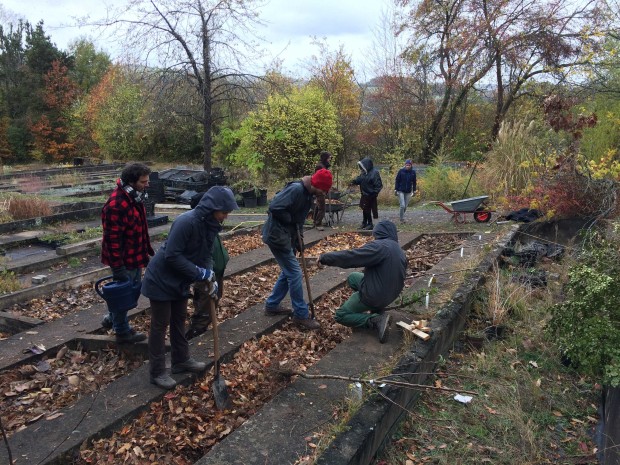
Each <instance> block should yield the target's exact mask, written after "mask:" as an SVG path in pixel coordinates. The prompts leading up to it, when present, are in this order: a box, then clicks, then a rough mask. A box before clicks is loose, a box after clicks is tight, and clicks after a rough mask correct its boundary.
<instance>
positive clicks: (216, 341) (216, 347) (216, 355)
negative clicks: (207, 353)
mask: <svg viewBox="0 0 620 465" xmlns="http://www.w3.org/2000/svg"><path fill="white" fill-rule="evenodd" d="M209 311H210V312H211V324H212V325H213V366H214V368H215V374H216V375H217V374H218V373H219V372H220V364H219V362H220V338H219V335H218V331H217V309H216V308H215V299H212V298H210V299H209Z"/></svg>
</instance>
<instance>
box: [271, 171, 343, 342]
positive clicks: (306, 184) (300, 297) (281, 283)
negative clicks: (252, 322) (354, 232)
mask: <svg viewBox="0 0 620 465" xmlns="http://www.w3.org/2000/svg"><path fill="white" fill-rule="evenodd" d="M332 182H333V178H332V173H331V172H330V171H329V170H327V169H325V168H322V169H320V170H317V171H316V172H315V173H314V174H313V175H312V176H304V177H303V178H301V180H299V181H293V182H289V183H288V184H287V185H286V186H285V187H284V189H282V190H281V191H280V192H278V193H277V194H276V195H275V197H274V198H273V199H272V200H271V202H270V203H269V209H268V211H267V213H268V217H267V221H265V224H264V225H263V232H262V238H263V242H264V243H265V244H266V245H267V246H268V247H269V249H270V250H271V253H273V256H274V258H275V259H276V262H277V263H278V265H279V266H280V270H281V271H280V275H279V276H278V280H277V281H276V283H275V285H274V286H273V290H272V291H271V294H270V295H269V297H268V298H267V301H266V302H265V314H266V315H283V314H286V315H290V314H291V313H292V316H293V322H294V323H295V325H297V326H298V327H299V328H301V329H303V330H310V331H312V330H317V329H319V328H320V327H321V325H320V324H319V323H318V321H316V320H314V319H312V318H311V317H310V314H309V311H308V304H307V303H306V301H305V300H304V291H303V286H302V279H303V274H302V271H301V267H300V265H299V262H298V261H297V258H296V257H295V253H296V251H301V247H302V244H300V243H299V240H298V237H297V234H298V233H299V234H300V235H301V236H302V237H303V226H304V223H305V221H306V217H307V216H308V213H309V212H310V208H311V207H312V196H313V195H316V196H323V197H324V196H325V194H326V193H327V191H329V189H330V188H331V187H332ZM288 293H290V297H291V304H292V306H293V309H292V311H291V309H289V308H286V307H282V306H281V305H280V304H281V302H282V300H283V299H284V297H286V294H288Z"/></svg>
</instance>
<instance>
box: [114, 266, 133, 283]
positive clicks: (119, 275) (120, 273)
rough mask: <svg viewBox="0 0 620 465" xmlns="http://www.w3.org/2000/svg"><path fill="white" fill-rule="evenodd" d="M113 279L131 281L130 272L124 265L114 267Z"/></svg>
mask: <svg viewBox="0 0 620 465" xmlns="http://www.w3.org/2000/svg"><path fill="white" fill-rule="evenodd" d="M112 279H113V280H114V281H131V277H130V276H129V272H128V271H127V269H126V268H125V267H124V266H119V267H118V268H112Z"/></svg>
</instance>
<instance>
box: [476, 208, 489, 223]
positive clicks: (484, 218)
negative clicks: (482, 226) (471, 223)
mask: <svg viewBox="0 0 620 465" xmlns="http://www.w3.org/2000/svg"><path fill="white" fill-rule="evenodd" d="M474 220H476V222H477V223H488V222H489V221H490V220H491V212H488V211H485V210H483V209H478V210H476V211H475V212H474Z"/></svg>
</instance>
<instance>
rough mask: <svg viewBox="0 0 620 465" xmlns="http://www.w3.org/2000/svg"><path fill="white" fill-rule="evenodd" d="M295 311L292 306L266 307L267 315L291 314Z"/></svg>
mask: <svg viewBox="0 0 620 465" xmlns="http://www.w3.org/2000/svg"><path fill="white" fill-rule="evenodd" d="M292 312H293V310H291V309H290V308H286V307H280V306H279V305H278V306H277V307H265V315H267V316H276V315H290V314H291V313H292Z"/></svg>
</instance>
